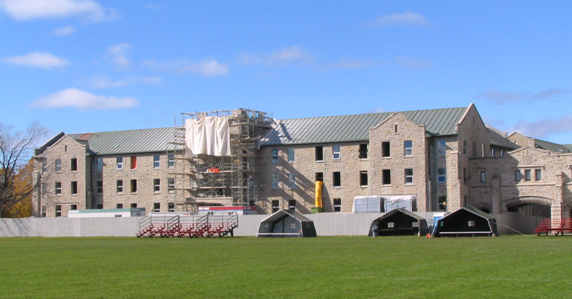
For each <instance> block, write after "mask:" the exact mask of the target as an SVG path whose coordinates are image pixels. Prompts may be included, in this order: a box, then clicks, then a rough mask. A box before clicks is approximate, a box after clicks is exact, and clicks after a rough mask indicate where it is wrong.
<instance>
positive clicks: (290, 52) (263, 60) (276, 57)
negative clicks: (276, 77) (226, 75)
mask: <svg viewBox="0 0 572 299" xmlns="http://www.w3.org/2000/svg"><path fill="white" fill-rule="evenodd" d="M237 59H238V61H239V62H240V63H242V64H244V65H256V64H264V65H265V66H267V67H272V66H286V65H290V64H308V63H310V61H311V60H312V54H311V53H310V52H308V51H306V50H304V49H303V48H302V47H300V46H290V47H285V48H282V49H278V50H275V51H273V52H272V53H269V54H262V53H260V52H254V53H251V54H248V53H241V54H239V55H238V58H237Z"/></svg>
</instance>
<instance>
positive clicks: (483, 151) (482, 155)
mask: <svg viewBox="0 0 572 299" xmlns="http://www.w3.org/2000/svg"><path fill="white" fill-rule="evenodd" d="M484 156H485V144H484V143H483V144H481V157H484Z"/></svg>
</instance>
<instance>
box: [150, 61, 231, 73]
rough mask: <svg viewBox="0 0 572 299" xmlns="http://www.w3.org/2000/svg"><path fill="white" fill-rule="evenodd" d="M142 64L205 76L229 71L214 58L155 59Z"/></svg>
mask: <svg viewBox="0 0 572 299" xmlns="http://www.w3.org/2000/svg"><path fill="white" fill-rule="evenodd" d="M143 64H144V65H146V66H149V67H152V68H156V69H161V70H170V71H175V72H177V73H181V74H184V73H193V74H198V75H202V76H205V77H216V76H224V75H226V74H228V73H230V70H229V69H228V66H227V65H226V64H222V63H219V62H218V61H216V60H214V59H205V60H203V61H201V62H194V61H189V60H170V61H167V62H163V63H156V62H155V61H146V62H144V63H143Z"/></svg>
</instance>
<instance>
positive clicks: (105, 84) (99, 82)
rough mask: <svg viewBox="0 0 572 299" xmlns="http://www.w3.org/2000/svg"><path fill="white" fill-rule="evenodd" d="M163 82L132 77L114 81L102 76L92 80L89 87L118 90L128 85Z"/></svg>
mask: <svg viewBox="0 0 572 299" xmlns="http://www.w3.org/2000/svg"><path fill="white" fill-rule="evenodd" d="M161 81H163V79H161V77H143V78H139V77H130V78H125V79H121V80H113V79H112V78H110V77H109V76H106V75H100V76H97V77H94V78H92V79H91V80H90V82H89V86H90V87H91V88H98V89H103V88H118V87H123V86H127V85H132V84H137V83H140V82H142V83H145V84H156V83H160V82H161Z"/></svg>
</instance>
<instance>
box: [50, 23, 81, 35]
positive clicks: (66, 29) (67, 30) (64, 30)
mask: <svg viewBox="0 0 572 299" xmlns="http://www.w3.org/2000/svg"><path fill="white" fill-rule="evenodd" d="M74 32H76V30H75V28H74V27H73V26H70V25H67V26H63V27H60V28H56V29H54V31H53V34H54V35H59V36H66V35H70V34H72V33H74Z"/></svg>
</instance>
